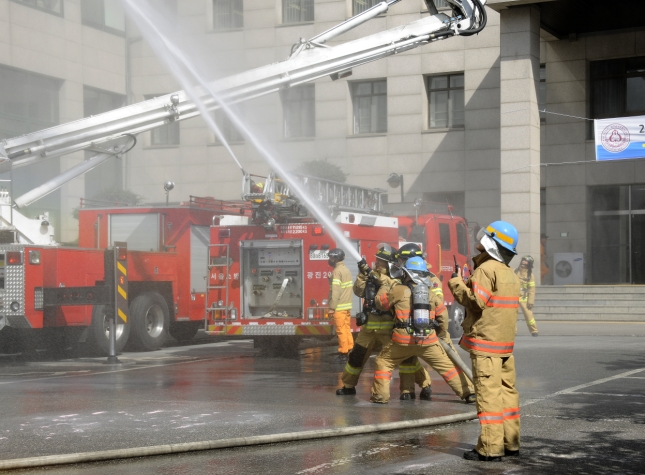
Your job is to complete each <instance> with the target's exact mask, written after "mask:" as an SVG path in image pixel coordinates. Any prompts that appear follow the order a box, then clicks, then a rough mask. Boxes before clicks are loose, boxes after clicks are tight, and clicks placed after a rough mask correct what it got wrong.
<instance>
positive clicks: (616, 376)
mask: <svg viewBox="0 0 645 475" xmlns="http://www.w3.org/2000/svg"><path fill="white" fill-rule="evenodd" d="M642 371H645V368H639V369H633V370H631V371H626V372H624V373H620V374H617V375H615V376H610V377H608V378H602V379H597V380H595V381H591V382H590V383H585V384H580V385H578V386H573V387H571V388H567V389H563V390H562V391H557V392H555V393H552V394H548V395H546V396H544V397H541V398H536V399H529V400H528V401H526V402H525V403H522V404H520V406H522V407H524V406H528V405H530V404H534V403H536V402H540V401H544V400H545V399H549V398H552V397H555V396H561V395H563V394H571V393H573V392H574V391H577V390H578V389H584V388H588V387H591V386H596V385H598V384H602V383H607V382H609V381H614V380H616V379H621V378H625V377H627V376H630V375H632V374H636V373H640V372H642ZM579 394H582V393H579Z"/></svg>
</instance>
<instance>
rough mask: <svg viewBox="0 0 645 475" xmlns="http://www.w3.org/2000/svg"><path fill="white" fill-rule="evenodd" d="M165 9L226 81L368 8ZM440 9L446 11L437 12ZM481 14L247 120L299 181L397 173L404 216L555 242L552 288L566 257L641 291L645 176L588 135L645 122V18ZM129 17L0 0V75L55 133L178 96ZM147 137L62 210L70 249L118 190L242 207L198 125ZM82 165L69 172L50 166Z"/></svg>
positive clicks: (213, 144)
mask: <svg viewBox="0 0 645 475" xmlns="http://www.w3.org/2000/svg"><path fill="white" fill-rule="evenodd" d="M52 5H54V6H60V8H59V10H57V11H52ZM87 5H90V6H89V7H88V6H87ZM159 5H160V6H159V10H160V11H164V10H167V11H168V12H169V16H170V17H171V18H172V21H171V23H172V24H173V25H174V26H173V28H175V30H174V31H175V36H176V38H184V39H185V41H186V42H188V41H189V40H190V41H191V42H192V43H191V44H194V45H195V47H194V48H191V50H190V55H191V56H195V57H196V59H197V60H199V61H200V62H205V63H208V64H209V68H210V69H209V72H210V74H211V75H212V77H213V78H215V77H222V76H226V75H230V74H235V73H237V72H240V71H243V70H247V69H250V68H255V67H259V66H262V65H265V64H268V63H271V62H276V61H280V60H283V59H285V58H286V57H288V55H289V52H290V50H291V46H292V45H293V44H294V43H295V42H297V41H298V40H299V38H301V37H302V38H310V37H313V36H314V35H315V34H317V33H320V32H322V31H324V30H326V29H327V28H329V27H331V26H333V25H335V24H337V23H339V22H341V21H343V20H345V19H346V18H348V17H350V16H351V15H352V12H354V11H356V10H360V9H362V8H365V7H366V6H369V5H371V3H369V2H365V1H363V0H316V1H311V0H226V1H223V0H175V1H172V0H163V1H162V2H159ZM437 5H438V6H439V9H440V11H443V9H444V8H445V7H444V6H443V5H444V2H442V1H437ZM55 8H58V7H55ZM634 8H636V9H642V8H643V7H641V6H638V5H635V6H634ZM581 9H584V15H585V18H584V20H583V19H581V18H580V15H582V13H583V11H582V10H581ZM446 11H447V12H449V10H446ZM84 12H85V13H84ZM101 12H102V16H101V15H100V13H101ZM487 12H488V25H487V26H486V28H485V30H484V31H483V32H482V33H480V34H479V35H476V36H473V37H468V38H464V37H457V38H450V39H448V40H445V41H440V42H437V43H434V44H430V45H427V46H425V47H421V48H418V49H416V50H412V51H409V52H406V53H403V54H399V55H395V56H392V57H390V58H387V59H385V60H381V61H377V62H374V63H371V64H368V65H366V66H362V67H360V68H356V69H355V70H353V72H352V73H353V74H352V75H351V76H350V77H348V78H344V79H340V80H337V81H332V80H331V79H327V78H326V79H321V80H318V81H316V82H315V84H313V85H311V86H306V87H303V88H294V90H289V91H284V92H283V93H280V94H273V95H270V96H266V97H263V98H259V99H254V100H252V101H249V102H247V103H244V104H241V105H239V111H240V114H241V115H242V116H243V117H245V120H246V121H247V122H248V124H249V126H250V127H251V128H252V129H253V130H254V131H256V132H257V133H258V134H259V135H260V136H261V137H262V138H263V140H264V141H265V142H266V143H268V144H270V147H271V149H272V150H274V152H275V154H276V155H277V156H279V157H280V159H281V160H283V161H284V162H285V163H286V164H288V166H290V167H291V168H297V167H298V166H299V164H301V163H303V162H306V161H310V160H328V161H329V162H330V163H333V164H336V165H338V166H340V167H341V168H342V170H343V171H344V172H345V173H347V174H348V182H350V183H353V184H357V185H363V186H368V187H372V188H377V187H380V188H388V186H387V179H388V177H389V176H390V175H391V174H393V173H394V174H397V175H401V176H402V177H403V186H404V190H403V191H404V201H405V202H408V203H410V206H412V202H413V201H414V200H415V199H417V198H421V199H427V200H446V199H448V200H450V201H451V202H453V204H455V208H456V210H458V212H460V213H463V214H464V216H465V217H466V218H467V219H468V220H469V221H471V222H476V223H479V224H480V225H484V224H487V223H489V222H491V221H494V220H497V219H500V218H503V219H508V220H510V221H512V222H514V223H515V224H516V225H517V227H518V230H519V231H520V245H519V252H520V253H521V254H531V255H533V256H534V257H536V258H537V257H538V256H539V255H540V242H539V241H540V234H541V233H546V234H547V235H548V236H549V238H548V241H547V245H546V252H547V262H548V263H549V267H550V269H549V274H547V276H546V279H548V281H549V282H550V281H551V280H552V279H553V270H554V269H553V267H554V265H553V264H554V263H553V257H554V254H555V253H561V252H580V253H583V254H584V258H585V263H586V267H585V282H586V283H601V282H602V283H604V282H621V283H632V282H633V283H643V282H645V273H644V275H643V277H642V278H643V280H642V281H641V280H640V279H641V272H640V270H639V268H640V260H639V259H640V257H639V253H640V252H641V249H642V251H643V252H645V225H644V226H643V230H644V231H643V233H641V231H640V216H641V213H640V212H639V211H643V212H645V200H643V206H642V207H641V204H640V202H639V199H638V198H639V197H640V190H641V188H642V189H643V190H645V162H642V161H639V160H627V161H621V162H612V163H597V162H595V152H594V142H593V130H592V127H590V125H589V124H590V121H589V120H588V119H593V118H596V117H598V118H600V117H603V118H604V117H618V116H621V115H639V114H645V105H643V106H642V110H641V109H639V107H641V105H642V104H641V102H639V100H640V93H642V94H643V97H644V99H642V102H645V88H644V87H643V86H642V85H641V81H644V82H645V79H643V78H645V67H642V66H641V58H645V27H644V24H645V21H643V20H638V18H645V16H644V15H639V14H638V12H635V13H634V15H632V16H630V17H629V18H624V16H621V17H620V18H611V17H610V16H609V15H608V14H607V12H606V8H605V3H604V2H600V1H587V2H580V1H577V0H552V1H545V2H539V1H527V0H515V1H513V0H508V1H502V0H489V2H488V7H487ZM641 13H644V12H641ZM119 15H122V13H120V12H119V11H118V3H117V2H116V0H114V1H113V0H90V1H89V2H88V3H85V0H57V1H49V2H45V1H44V0H0V22H2V24H1V25H0V26H1V28H0V31H1V33H0V66H2V67H5V68H10V69H11V70H18V71H25V72H28V73H31V74H36V75H41V76H42V75H44V76H46V77H48V78H53V79H55V80H56V81H58V83H59V84H60V89H59V93H58V106H57V107H58V123H63V122H65V121H69V120H75V119H79V118H81V117H84V116H85V115H86V114H87V113H98V112H101V111H103V110H107V109H106V108H109V107H116V106H118V105H120V104H121V103H123V104H124V103H126V102H128V103H132V102H137V101H141V100H144V99H146V98H149V97H154V96H157V95H162V94H166V93H169V92H172V91H174V90H177V89H180V85H179V84H178V83H177V82H176V81H175V80H174V78H173V76H172V75H171V74H169V72H168V71H167V69H166V67H165V66H164V64H163V62H161V61H159V60H158V59H157V58H156V57H155V55H154V54H153V50H152V48H151V47H150V45H148V44H147V43H146V41H145V39H143V38H142V37H141V35H140V34H139V33H138V32H137V31H136V29H135V28H134V27H133V26H132V25H131V24H129V23H128V22H121V20H119ZM423 15H427V12H426V7H425V4H424V2H422V1H420V0H404V1H402V2H400V3H398V4H396V5H394V6H392V7H391V8H390V11H389V12H388V13H387V14H385V15H381V16H379V17H377V18H375V19H374V20H372V21H370V22H368V23H367V24H365V25H363V26H361V27H359V28H357V29H356V30H353V31H351V32H350V33H348V34H346V35H344V36H342V37H340V38H338V40H339V41H346V40H349V39H353V38H358V37H361V36H363V35H366V34H369V33H371V32H375V31H380V30H383V29H386V28H391V27H393V26H397V25H401V24H404V23H408V22H410V21H413V20H415V19H418V18H421V16H423ZM639 22H640V23H639ZM186 38H188V39H186ZM180 43H181V41H180ZM332 44H333V43H332ZM621 98H622V99H621ZM621 100H622V102H621ZM619 103H620V107H619V105H618V104H619ZM543 109H546V112H540V110H543ZM0 113H2V111H0ZM558 114H561V115H558ZM215 117H216V121H217V122H218V123H219V124H220V125H221V126H222V127H223V129H224V130H225V133H226V135H227V136H228V138H229V139H230V140H229V142H230V143H231V148H232V150H233V152H234V153H235V155H236V157H237V158H238V159H239V160H240V162H241V163H242V164H243V166H244V168H245V169H246V170H247V171H249V172H251V173H255V174H258V175H262V174H265V173H267V172H268V166H267V165H266V163H265V162H264V160H263V159H262V158H261V157H260V155H259V154H258V152H257V150H256V149H255V147H253V146H252V145H251V144H250V143H249V142H248V140H245V139H244V135H243V134H240V133H239V131H235V130H234V128H233V127H231V125H230V124H229V123H228V121H227V120H226V118H225V117H223V116H221V114H215ZM144 135H145V136H141V137H139V144H138V145H137V147H136V149H134V150H133V151H132V152H130V153H129V154H128V156H127V158H125V159H123V160H121V161H116V160H114V161H113V162H112V163H109V164H106V165H105V166H104V168H103V169H101V170H96V171H94V172H93V173H94V175H89V174H88V175H87V176H86V177H82V178H78V179H76V180H75V181H73V182H71V183H70V184H68V185H65V186H64V187H63V188H62V190H61V192H60V195H59V196H58V198H56V199H57V200H58V208H59V209H60V210H61V211H60V218H59V223H57V225H58V227H59V228H60V233H61V235H60V236H61V237H60V238H61V240H63V241H72V240H73V239H75V233H76V229H75V226H76V221H75V220H74V219H73V218H72V216H71V209H72V208H74V207H75V206H77V205H78V199H79V198H80V197H83V196H85V197H89V198H91V194H92V193H94V192H95V191H96V190H98V189H100V188H101V187H106V186H112V185H114V186H121V187H123V188H126V189H129V190H131V191H133V192H135V193H137V194H139V195H141V196H142V197H144V199H145V200H146V201H149V202H159V201H163V200H164V198H165V196H164V190H163V183H164V182H165V181H167V180H172V181H174V182H175V184H176V187H175V189H174V190H173V191H172V192H171V195H170V196H171V201H185V200H187V199H188V197H189V196H190V195H196V196H215V197H217V198H223V199H238V198H239V195H240V191H241V185H240V184H241V173H240V170H239V169H238V167H237V166H236V165H235V163H234V162H233V160H232V159H231V157H230V155H229V154H228V152H227V151H226V150H225V148H224V147H223V146H222V145H221V144H220V143H219V142H218V140H217V139H216V137H215V136H214V134H213V132H212V131H210V130H209V129H208V127H207V126H206V124H205V123H204V121H203V120H201V119H192V120H188V121H185V122H180V123H175V124H169V125H168V126H166V127H165V128H164V129H163V130H158V131H155V132H152V133H149V134H144ZM83 159H84V155H83V154H74V155H71V156H68V157H64V158H62V159H61V160H60V163H59V164H57V167H58V168H59V169H60V170H64V169H66V168H69V167H70V166H72V165H73V164H75V163H78V162H79V161H81V160H83ZM388 189H389V195H388V199H389V201H390V202H397V201H400V200H401V194H400V190H399V189H391V188H388ZM43 201H44V200H43ZM38 204H39V203H35V204H34V205H33V206H32V207H33V208H34V209H37V208H38ZM641 234H642V235H643V238H642V241H643V242H642V243H641V242H640V241H641ZM556 264H557V263H556Z"/></svg>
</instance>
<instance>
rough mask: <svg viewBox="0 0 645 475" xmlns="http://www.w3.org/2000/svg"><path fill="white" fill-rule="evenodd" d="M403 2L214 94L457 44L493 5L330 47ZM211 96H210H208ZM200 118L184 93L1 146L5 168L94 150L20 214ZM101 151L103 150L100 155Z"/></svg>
mask: <svg viewBox="0 0 645 475" xmlns="http://www.w3.org/2000/svg"><path fill="white" fill-rule="evenodd" d="M398 1H399V0H386V1H383V2H381V3H379V4H377V5H375V6H373V7H372V8H369V9H368V10H366V11H364V12H362V13H360V14H358V15H356V16H354V17H352V18H350V19H348V20H346V21H345V22H343V23H341V24H339V25H337V26H335V27H333V28H331V29H329V30H327V31H325V32H324V33H321V34H319V35H317V36H315V37H313V38H311V39H310V40H304V39H301V40H300V41H299V42H298V43H296V44H295V45H294V46H293V48H292V52H291V55H290V57H289V58H288V59H287V60H285V61H282V62H279V63H274V64H270V65H267V66H263V67H260V68H257V69H253V70H250V71H246V72H243V73H241V74H237V75H234V76H229V77H226V78H223V79H219V80H217V81H215V82H214V83H213V90H214V91H216V92H217V93H218V95H219V97H222V98H223V100H224V101H227V102H230V103H235V102H240V101H245V100H248V99H251V98H255V97H258V96H262V95H265V94H269V93H272V92H276V91H278V90H280V89H284V88H288V87H292V86H296V85H298V84H302V83H306V82H309V81H313V80H315V79H318V78H320V77H323V76H328V75H329V76H331V78H332V79H334V80H335V79H338V78H341V77H346V76H348V75H350V74H351V70H352V68H354V67H356V66H360V65H362V64H366V63H368V62H371V61H375V60H377V59H380V58H384V57H387V56H390V55H393V54H397V53H401V52H404V51H407V50H410V49H413V48H416V47H418V46H421V45H424V44H427V43H430V42H433V41H437V40H440V39H445V38H448V37H450V36H455V35H462V36H470V35H473V34H476V33H478V32H479V31H481V29H483V27H484V25H485V23H486V12H485V9H484V7H483V4H484V3H485V1H486V0H447V1H448V3H449V4H450V5H451V7H452V15H447V14H445V13H439V12H437V10H436V8H435V6H434V1H433V0H426V3H427V5H428V11H429V12H430V13H431V15H430V16H428V17H425V18H422V19H420V20H417V21H414V22H412V23H410V24H407V25H403V26H398V27H396V28H392V29H390V30H386V31H383V32H380V33H375V34H373V35H369V36H366V37H364V38H360V39H357V40H353V41H349V42H346V43H343V44H339V45H335V46H327V45H326V44H325V43H327V42H329V41H330V40H332V39H334V38H335V37H337V36H338V35H340V34H342V33H345V32H347V31H349V30H351V29H353V28H355V27H357V26H358V25H360V24H362V23H364V22H366V21H368V20H370V19H371V18H374V17H375V16H377V15H380V14H383V13H385V12H386V11H387V10H388V8H389V7H390V5H392V4H394V3H397V2H398ZM204 96H206V95H205V94H204ZM205 103H206V105H207V107H208V108H209V109H210V110H214V109H217V108H218V107H219V105H218V104H217V103H215V102H214V100H213V99H212V98H210V96H209V97H208V99H206V100H205ZM197 115H199V111H198V109H197V107H196V106H195V104H193V103H192V102H191V101H190V100H189V99H188V96H187V94H186V93H185V92H184V91H179V92H176V93H172V94H167V95H165V96H161V97H157V98H155V99H151V100H148V101H145V102H140V103H137V104H132V105H129V106H126V107H122V108H120V109H115V110H112V111H109V112H105V113H103V114H99V115H96V116H92V117H87V118H85V119H80V120H77V121H74V122H69V123H66V124H62V125H58V126H55V127H51V128H49V129H45V130H41V131H38V132H33V133H30V134H25V135H22V136H20V137H15V138H11V139H5V140H3V141H2V143H1V144H0V166H1V165H2V164H5V165H9V164H10V165H11V166H13V167H20V166H24V165H28V164H30V163H34V162H36V161H39V160H43V159H47V158H52V157H57V156H61V155H65V154H68V153H72V152H76V151H79V150H95V151H97V152H98V154H97V155H96V156H95V157H92V158H91V159H90V160H87V161H86V162H84V163H82V164H80V165H78V166H76V167H73V168H72V169H70V170H67V171H66V172H65V174H64V176H61V177H56V178H55V179H53V180H51V181H50V182H48V183H45V184H44V185H41V186H40V187H39V188H38V189H37V190H33V191H32V192H30V193H27V194H25V195H23V196H21V197H18V198H17V199H15V201H14V203H15V206H16V207H18V208H20V207H22V206H26V205H29V204H31V203H33V202H34V201H36V200H37V199H40V198H42V197H43V196H45V195H46V194H48V193H51V192H52V191H54V190H55V189H57V188H59V187H60V186H62V185H63V184H64V183H66V182H67V181H70V180H71V179H73V178H74V177H76V176H79V175H81V174H83V173H85V172H87V171H88V170H89V169H91V168H93V167H95V166H97V165H99V164H100V163H101V162H103V161H105V160H107V159H108V158H110V157H113V156H117V155H120V154H123V153H125V152H126V151H127V150H129V148H131V147H132V146H133V143H134V137H135V136H136V135H137V134H139V133H141V132H145V131H149V130H151V129H154V128H156V127H160V126H162V125H164V124H167V123H169V122H173V121H177V120H184V119H189V118H191V117H195V116H197ZM99 145H100V147H99Z"/></svg>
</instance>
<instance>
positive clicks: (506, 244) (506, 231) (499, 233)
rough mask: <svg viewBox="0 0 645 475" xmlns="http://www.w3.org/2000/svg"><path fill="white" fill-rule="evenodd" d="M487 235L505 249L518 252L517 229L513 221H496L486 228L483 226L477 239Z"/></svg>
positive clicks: (514, 252)
mask: <svg viewBox="0 0 645 475" xmlns="http://www.w3.org/2000/svg"><path fill="white" fill-rule="evenodd" d="M484 234H485V235H487V236H488V237H490V238H491V239H493V241H495V242H496V243H497V244H499V245H500V246H502V247H503V248H504V249H507V250H509V251H511V252H512V253H513V254H517V249H516V248H517V240H518V234H517V229H515V226H513V225H512V224H511V223H508V222H506V221H495V222H494V223H491V224H489V225H488V226H486V227H485V228H482V229H481V230H480V231H479V233H478V234H477V240H481V238H482V237H483V235H484Z"/></svg>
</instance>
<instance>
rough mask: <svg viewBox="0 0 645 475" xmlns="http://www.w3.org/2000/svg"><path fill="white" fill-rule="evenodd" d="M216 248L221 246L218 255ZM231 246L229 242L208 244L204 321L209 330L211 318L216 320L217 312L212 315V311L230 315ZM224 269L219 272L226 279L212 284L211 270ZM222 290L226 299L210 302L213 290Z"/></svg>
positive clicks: (225, 316)
mask: <svg viewBox="0 0 645 475" xmlns="http://www.w3.org/2000/svg"><path fill="white" fill-rule="evenodd" d="M214 248H219V251H218V252H217V255H213V251H214ZM229 257H230V253H229V247H228V244H209V245H208V266H207V268H208V273H207V274H206V275H207V277H206V298H205V299H204V301H205V302H206V311H205V317H204V318H205V321H204V329H205V330H208V323H209V320H213V322H214V321H215V317H216V315H215V314H212V315H210V318H209V314H211V312H217V311H221V312H222V313H223V315H224V318H225V319H227V320H228V318H229V315H228V312H229V308H228V282H229V272H228V271H229V262H230V261H229ZM214 269H215V270H217V269H219V270H222V269H223V271H222V272H218V273H219V274H223V275H224V280H223V282H221V283H220V285H211V280H212V279H211V272H213V270H214ZM218 289H219V290H221V289H224V300H214V301H213V302H212V303H209V300H210V296H211V291H212V290H218ZM219 302H223V305H222V304H220V303H219Z"/></svg>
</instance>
